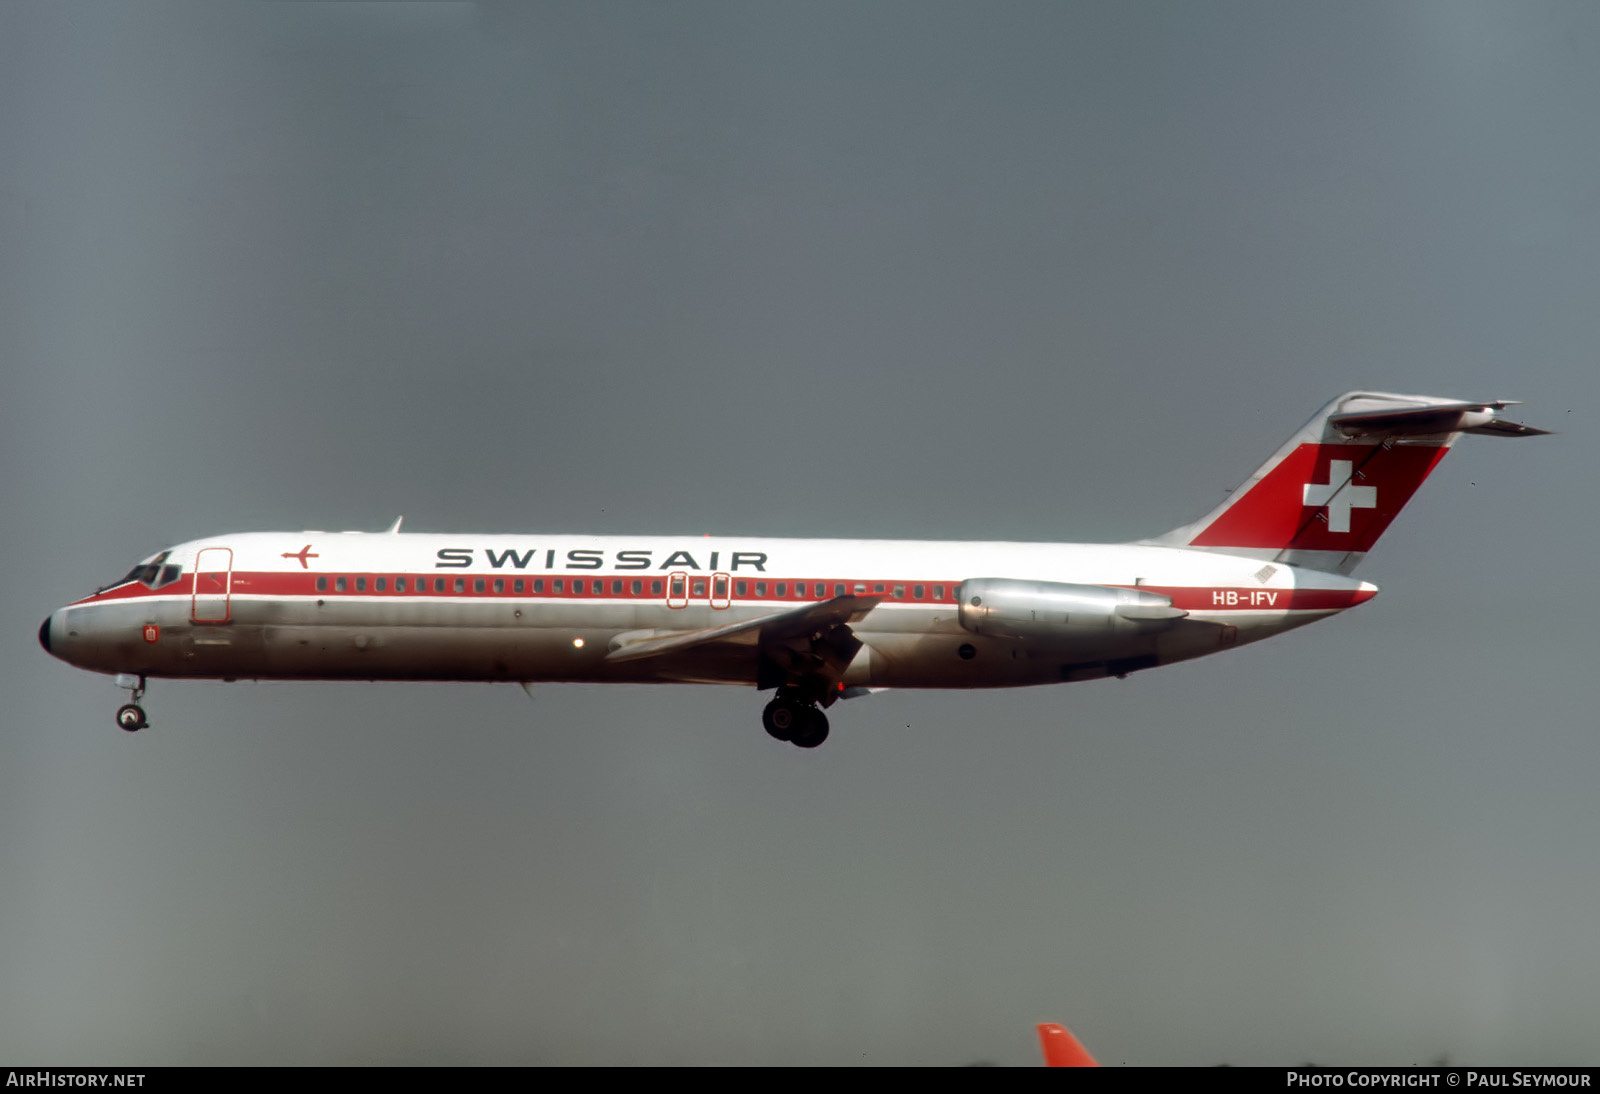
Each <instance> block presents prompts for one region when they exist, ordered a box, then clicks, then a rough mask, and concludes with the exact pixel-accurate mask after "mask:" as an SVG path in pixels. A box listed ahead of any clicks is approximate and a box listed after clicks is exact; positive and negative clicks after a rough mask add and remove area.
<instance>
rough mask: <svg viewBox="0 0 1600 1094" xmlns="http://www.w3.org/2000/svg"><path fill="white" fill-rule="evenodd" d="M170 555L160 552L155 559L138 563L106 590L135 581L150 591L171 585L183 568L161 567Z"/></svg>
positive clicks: (168, 552)
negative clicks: (150, 589)
mask: <svg viewBox="0 0 1600 1094" xmlns="http://www.w3.org/2000/svg"><path fill="white" fill-rule="evenodd" d="M170 554H172V552H171V551H162V552H161V553H160V554H159V555H157V556H156V557H155V558H152V559H148V560H146V561H144V562H141V563H139V565H137V566H135V567H134V568H133V569H131V570H129V571H128V572H127V573H126V574H124V575H122V577H120V578H118V579H117V580H116V581H114V582H112V583H111V584H110V585H107V586H106V588H108V589H111V588H115V587H116V586H118V585H126V584H127V583H128V582H130V581H137V582H139V583H140V584H142V585H145V586H148V587H149V588H152V589H159V588H161V587H162V586H164V585H171V584H172V583H173V582H174V581H176V580H178V578H179V576H180V575H181V574H182V573H183V567H182V566H179V565H177V564H173V565H163V563H165V562H166V561H167V556H168V555H170Z"/></svg>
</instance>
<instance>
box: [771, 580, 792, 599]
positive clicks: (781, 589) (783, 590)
mask: <svg viewBox="0 0 1600 1094" xmlns="http://www.w3.org/2000/svg"><path fill="white" fill-rule="evenodd" d="M773 595H774V596H788V595H789V583H788V582H787V581H780V582H778V588H777V589H776V590H775V591H774V592H773Z"/></svg>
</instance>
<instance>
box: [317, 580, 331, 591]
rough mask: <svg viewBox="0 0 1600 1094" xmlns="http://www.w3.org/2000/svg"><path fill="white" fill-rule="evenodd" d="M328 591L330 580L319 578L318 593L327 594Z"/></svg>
mask: <svg viewBox="0 0 1600 1094" xmlns="http://www.w3.org/2000/svg"><path fill="white" fill-rule="evenodd" d="M327 591H328V579H327V578H326V577H319V578H317V592H319V593H325V592H327Z"/></svg>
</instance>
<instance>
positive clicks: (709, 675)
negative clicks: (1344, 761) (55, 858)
mask: <svg viewBox="0 0 1600 1094" xmlns="http://www.w3.org/2000/svg"><path fill="white" fill-rule="evenodd" d="M162 563H163V565H164V566H165V567H167V568H169V572H170V573H175V575H176V576H172V577H171V580H170V581H167V582H166V583H162V582H161V579H160V578H159V577H158V578H157V579H156V580H153V581H146V582H141V581H139V580H124V581H123V582H122V583H119V584H117V585H115V586H112V587H110V588H108V589H105V590H103V591H101V592H99V593H96V594H95V595H93V596H90V597H87V598H85V599H83V600H80V601H78V602H76V603H73V604H71V605H68V606H67V607H65V608H62V609H60V610H59V611H57V612H56V613H55V614H54V615H52V616H51V617H50V618H49V619H48V620H47V621H46V622H45V624H44V626H43V627H42V628H41V632H40V637H41V640H42V641H43V642H44V643H45V645H46V647H47V648H48V649H49V650H50V652H51V653H53V654H55V655H56V656H58V657H60V658H62V659H64V660H66V661H69V662H71V663H73V664H75V665H79V666H81V667H84V668H89V669H94V670H98V671H102V672H108V673H136V674H139V675H145V676H174V677H210V678H262V679H265V678H285V679H289V678H293V679H318V678H321V679H352V678H353V679H372V680H376V679H405V680H512V681H540V680H565V681H635V682H652V681H657V682H666V681H675V682H716V683H735V684H756V683H758V681H759V678H760V670H759V664H758V662H759V659H760V654H759V647H758V646H757V645H756V644H754V643H749V644H743V645H741V644H738V643H736V642H728V643H718V642H707V643H705V644H703V645H700V646H696V647H693V648H688V649H684V650H681V651H679V652H675V653H668V654H665V655H662V656H659V657H647V658H639V659H634V660H620V661H619V660H616V659H608V654H610V653H612V652H613V651H615V650H616V649H618V648H619V644H622V643H626V642H628V641H633V640H637V639H640V638H641V637H642V638H649V637H651V636H659V635H669V636H670V635H673V634H678V633H691V632H697V631H702V630H707V629H710V628H719V627H723V626H725V625H727V624H733V623H738V622H741V621H745V620H752V619H755V618H758V617H767V616H776V615H778V614H781V613H785V612H791V611H794V610H795V609H800V608H803V607H804V606H805V605H807V604H816V603H819V602H822V601H826V600H828V599H830V598H833V597H837V596H846V595H854V596H866V597H881V598H882V599H881V601H880V602H878V603H877V604H876V606H874V607H871V609H870V611H867V612H866V614H865V615H864V616H862V617H861V618H859V619H858V620H857V621H856V622H854V623H853V624H852V625H851V630H852V631H853V632H854V635H855V637H856V638H859V639H860V641H861V643H862V646H861V649H860V650H859V651H857V652H856V653H855V654H854V655H853V657H852V658H851V659H850V661H849V664H848V667H847V668H846V669H845V670H844V672H843V675H842V678H841V679H840V680H839V682H838V686H839V687H840V688H843V687H846V686H850V687H856V686H861V687H923V688H935V687H937V688H970V687H1006V686H1015V685H1023V684H1036V683H1048V682H1057V681H1062V680H1076V679H1089V678H1094V677H1097V676H1105V675H1121V674H1123V673H1125V672H1129V671H1133V670H1136V669H1142V668H1148V667H1153V666H1155V665H1160V664H1166V663H1170V662H1173V661H1181V660H1186V659H1189V658H1194V657H1199V656H1203V655H1204V654H1207V653H1213V652H1217V651H1219V650H1223V649H1227V648H1230V647H1232V646H1235V645H1240V644H1244V643H1247V642H1253V641H1258V640H1260V639H1262V638H1267V637H1270V636H1272V635H1274V634H1278V633H1280V632H1282V631H1285V630H1289V629H1291V628H1294V627H1297V626H1301V625H1304V624H1305V623H1309V622H1312V621H1314V620H1316V619H1320V618H1323V617H1325V616H1328V615H1332V614H1335V613H1337V612H1339V611H1342V610H1343V609H1345V608H1348V607H1351V606H1353V605H1355V604H1358V603H1361V602H1362V601H1364V600H1366V599H1368V598H1369V597H1370V596H1372V595H1373V594H1374V593H1375V592H1376V591H1377V590H1376V588H1375V587H1374V586H1372V585H1370V584H1367V583H1365V582H1361V581H1357V580H1355V579H1353V578H1350V577H1346V576H1343V575H1340V574H1336V573H1325V572H1321V571H1316V570H1308V569H1301V568H1297V567H1293V566H1288V565H1284V564H1282V563H1266V562H1263V561H1262V559H1260V558H1248V557H1243V556H1240V555H1230V554H1226V553H1219V552H1216V551H1204V550H1193V549H1186V548H1181V547H1163V546H1149V545H1133V544H1125V545H1118V544H1051V543H982V542H937V541H935V542H923V541H887V540H811V539H762V538H756V537H698V538H697V537H676V536H667V537H661V536H656V537H631V536H585V535H549V536H506V535H431V534H411V533H378V534H372V533H355V532H344V533H324V532H296V533H246V534H238V535H226V536H219V537H215V538H212V539H205V540H196V541H193V542H190V543H185V544H182V545H179V546H177V547H174V548H172V549H171V550H170V551H169V552H166V553H165V554H164V557H163V558H162ZM173 567H181V570H176V571H171V568H173ZM979 579H1012V580H1015V581H1019V582H1049V583H1061V584H1063V585H1072V586H1102V587H1107V588H1110V589H1112V590H1121V589H1135V590H1140V591H1142V592H1146V593H1150V594H1155V595H1156V596H1158V597H1165V598H1169V599H1170V601H1171V604H1172V606H1173V608H1175V609H1179V610H1180V611H1179V612H1176V613H1174V614H1179V615H1181V614H1182V613H1187V614H1186V615H1183V617H1182V618H1178V619H1169V620H1165V621H1160V622H1135V623H1129V622H1127V621H1123V620H1117V621H1116V622H1117V624H1118V625H1117V626H1114V627H1113V626H1106V627H1101V628H1098V629H1096V628H1093V627H1085V628H1079V629H1073V628H1071V627H1066V628H1061V629H1060V630H1059V631H1058V632H1051V633H1045V634H1035V633H1032V632H1018V633H1016V634H995V633H982V632H980V630H978V629H975V628H974V627H973V626H972V623H971V620H964V618H963V614H962V612H961V605H962V603H963V599H962V598H963V585H964V583H966V582H969V581H976V580H979ZM968 599H970V598H968Z"/></svg>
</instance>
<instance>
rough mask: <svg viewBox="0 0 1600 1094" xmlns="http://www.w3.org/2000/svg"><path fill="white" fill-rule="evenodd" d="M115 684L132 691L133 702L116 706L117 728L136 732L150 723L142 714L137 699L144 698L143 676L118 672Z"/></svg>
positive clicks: (142, 709) (142, 710) (142, 708)
mask: <svg viewBox="0 0 1600 1094" xmlns="http://www.w3.org/2000/svg"><path fill="white" fill-rule="evenodd" d="M117 686H118V687H119V688H127V689H128V690H129V691H131V692H132V693H133V695H132V699H133V702H131V703H123V704H122V705H121V706H120V707H118V708H117V728H118V729H125V730H127V731H128V732H129V733H137V732H138V731H139V730H141V729H143V728H144V727H145V726H147V725H149V724H150V720H149V719H148V718H146V717H145V716H144V707H142V706H140V705H139V700H140V699H143V698H144V677H143V676H133V675H131V674H129V673H119V674H118V676H117Z"/></svg>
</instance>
